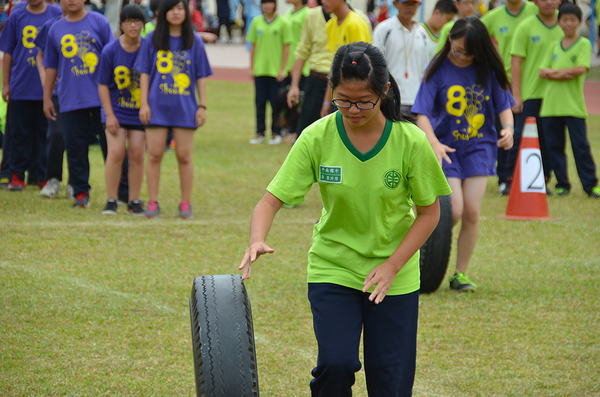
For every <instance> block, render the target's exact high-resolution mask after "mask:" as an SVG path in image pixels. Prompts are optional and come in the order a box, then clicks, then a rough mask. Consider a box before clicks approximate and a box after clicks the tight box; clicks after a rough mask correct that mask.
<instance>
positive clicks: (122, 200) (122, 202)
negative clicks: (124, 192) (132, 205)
mask: <svg viewBox="0 0 600 397" xmlns="http://www.w3.org/2000/svg"><path fill="white" fill-rule="evenodd" d="M128 203H129V196H119V198H118V199H117V204H118V205H120V206H123V207H124V206H126V205H129V204H128Z"/></svg>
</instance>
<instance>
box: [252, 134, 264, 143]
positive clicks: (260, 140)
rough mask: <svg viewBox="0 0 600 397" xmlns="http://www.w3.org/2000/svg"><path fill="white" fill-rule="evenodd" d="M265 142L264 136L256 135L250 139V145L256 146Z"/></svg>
mask: <svg viewBox="0 0 600 397" xmlns="http://www.w3.org/2000/svg"><path fill="white" fill-rule="evenodd" d="M264 140H265V136H264V135H256V136H255V137H254V138H252V139H250V143H251V144H253V145H256V144H257V143H263V141H264Z"/></svg>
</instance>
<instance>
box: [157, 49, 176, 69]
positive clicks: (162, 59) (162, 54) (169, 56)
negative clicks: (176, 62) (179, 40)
mask: <svg viewBox="0 0 600 397" xmlns="http://www.w3.org/2000/svg"><path fill="white" fill-rule="evenodd" d="M156 58H157V59H156V70H158V73H160V74H168V73H171V70H173V53H172V52H171V51H165V50H159V51H158V53H157V54H156Z"/></svg>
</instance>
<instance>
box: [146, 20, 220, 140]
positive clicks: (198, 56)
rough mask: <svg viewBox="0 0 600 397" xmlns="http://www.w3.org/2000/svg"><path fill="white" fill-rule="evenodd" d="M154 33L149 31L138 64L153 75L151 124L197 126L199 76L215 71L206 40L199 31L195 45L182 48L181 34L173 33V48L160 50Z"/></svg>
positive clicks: (150, 100) (149, 100) (151, 83)
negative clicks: (205, 49)
mask: <svg viewBox="0 0 600 397" xmlns="http://www.w3.org/2000/svg"><path fill="white" fill-rule="evenodd" d="M153 36H154V32H150V33H149V34H148V36H147V39H146V40H145V41H144V43H143V45H142V48H141V50H140V54H139V56H138V58H137V60H136V62H135V65H134V69H136V70H139V71H140V73H146V74H149V75H150V85H149V89H148V104H149V105H150V110H151V119H150V124H151V125H160V126H165V127H181V128H193V129H196V121H195V116H196V110H197V109H198V104H197V102H196V94H195V90H196V80H197V79H200V78H203V77H207V76H210V75H211V74H212V69H211V68H210V64H209V63H208V58H207V57H206V52H205V51H204V43H203V42H202V39H201V38H200V36H199V35H197V34H195V37H196V41H195V42H194V45H193V46H192V48H188V49H187V50H181V47H182V39H181V37H173V36H171V38H170V40H169V45H170V48H171V51H163V50H160V51H159V50H157V49H156V48H154V46H153V45H152V37H153Z"/></svg>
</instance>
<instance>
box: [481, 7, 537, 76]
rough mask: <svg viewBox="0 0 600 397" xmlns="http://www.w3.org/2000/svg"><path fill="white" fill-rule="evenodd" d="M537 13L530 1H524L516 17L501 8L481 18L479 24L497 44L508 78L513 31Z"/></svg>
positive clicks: (506, 9)
mask: <svg viewBox="0 0 600 397" xmlns="http://www.w3.org/2000/svg"><path fill="white" fill-rule="evenodd" d="M538 12H539V9H538V7H537V6H536V5H535V4H533V3H532V2H530V1H525V2H524V4H523V7H522V8H521V11H519V12H518V13H517V14H516V15H513V14H511V13H510V11H508V8H506V6H503V7H500V8H495V9H493V10H492V11H490V12H489V13H487V14H486V15H485V16H484V17H483V18H481V22H483V23H484V24H485V26H486V27H487V29H488V31H489V32H490V36H492V37H493V38H495V39H496V42H497V43H498V51H499V52H500V56H502V61H503V62H504V69H505V70H506V74H507V75H508V77H509V78H510V63H511V60H512V57H511V55H510V50H511V47H512V42H513V36H514V34H515V31H516V30H517V28H518V27H519V25H520V24H521V22H523V20H525V19H527V18H529V17H530V16H532V15H535V14H537V13H538Z"/></svg>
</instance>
